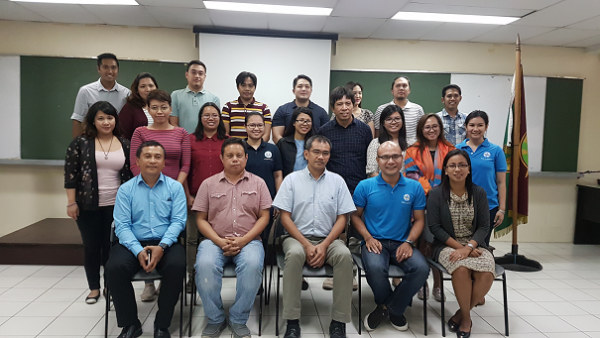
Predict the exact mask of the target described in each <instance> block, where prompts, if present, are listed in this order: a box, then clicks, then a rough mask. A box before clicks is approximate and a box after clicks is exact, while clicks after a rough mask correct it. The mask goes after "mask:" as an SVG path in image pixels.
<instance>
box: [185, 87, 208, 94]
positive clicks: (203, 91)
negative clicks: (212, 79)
mask: <svg viewBox="0 0 600 338" xmlns="http://www.w3.org/2000/svg"><path fill="white" fill-rule="evenodd" d="M185 92H186V93H193V94H196V92H195V91H193V90H191V89H190V86H185ZM198 93H200V94H205V93H206V89H204V87H202V90H201V91H199V92H198Z"/></svg>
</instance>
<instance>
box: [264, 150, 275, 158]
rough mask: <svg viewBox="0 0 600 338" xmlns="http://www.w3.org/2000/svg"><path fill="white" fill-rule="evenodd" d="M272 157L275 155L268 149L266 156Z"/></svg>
mask: <svg viewBox="0 0 600 338" xmlns="http://www.w3.org/2000/svg"><path fill="white" fill-rule="evenodd" d="M271 157H273V153H272V152H270V151H268V150H267V151H265V158H271Z"/></svg>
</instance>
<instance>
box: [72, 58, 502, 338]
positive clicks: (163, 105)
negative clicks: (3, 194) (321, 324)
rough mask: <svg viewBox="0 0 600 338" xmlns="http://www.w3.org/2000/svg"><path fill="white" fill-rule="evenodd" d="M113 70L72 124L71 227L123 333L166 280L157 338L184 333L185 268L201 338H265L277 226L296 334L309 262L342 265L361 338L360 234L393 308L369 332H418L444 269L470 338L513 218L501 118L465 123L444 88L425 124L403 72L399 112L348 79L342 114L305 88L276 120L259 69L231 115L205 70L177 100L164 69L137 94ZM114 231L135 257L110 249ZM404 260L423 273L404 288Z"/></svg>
mask: <svg viewBox="0 0 600 338" xmlns="http://www.w3.org/2000/svg"><path fill="white" fill-rule="evenodd" d="M97 62H98V64H97V65H98V73H99V74H100V79H99V80H98V81H96V82H93V83H91V84H88V85H85V86H83V87H81V89H80V90H79V93H78V95H77V99H76V104H75V109H74V113H73V115H72V119H73V135H74V139H73V141H72V142H71V144H70V145H69V147H68V148H67V156H66V161H65V188H66V192H67V197H68V202H67V214H68V216H69V217H71V218H73V219H75V220H76V221H77V225H78V227H79V230H80V232H81V236H82V240H83V243H84V250H85V271H86V276H87V280H88V284H89V288H90V293H89V295H88V296H87V298H86V302H87V303H89V304H93V303H96V302H97V301H98V299H99V297H100V287H101V285H100V266H101V265H102V266H104V268H105V282H106V283H107V285H108V287H109V288H110V290H111V296H112V298H113V301H114V306H115V311H116V314H117V321H118V326H119V327H122V328H123V330H122V332H121V334H120V335H119V337H123V338H127V337H138V336H139V335H141V334H142V326H141V323H140V321H139V319H138V317H137V308H136V303H135V295H134V290H133V287H132V285H131V277H132V276H133V275H134V274H135V273H136V272H138V271H139V270H140V269H143V270H145V271H147V272H149V271H152V270H153V269H156V270H157V271H158V272H159V273H160V274H161V276H162V279H161V285H160V287H159V288H156V287H155V286H154V283H153V282H148V283H147V284H146V286H145V288H144V291H143V293H142V295H141V297H142V300H144V301H149V300H153V299H154V298H155V297H156V294H158V306H159V311H158V312H157V315H156V319H155V322H154V330H155V331H154V336H155V337H170V334H169V331H168V328H169V326H170V323H171V319H172V316H173V310H174V307H175V304H176V303H177V299H178V295H179V294H180V292H184V290H183V280H184V279H185V276H186V266H187V272H188V274H192V273H195V281H196V287H197V289H198V293H199V295H200V298H201V299H202V305H203V308H204V311H205V314H206V317H207V318H208V324H207V325H206V327H205V328H204V330H203V332H202V336H203V337H207V338H217V337H218V336H219V335H220V334H221V332H222V331H223V330H224V329H225V328H226V327H229V329H230V330H231V332H232V333H233V335H234V336H235V337H236V338H241V337H250V335H251V334H250V330H249V329H248V327H247V326H246V322H247V320H248V318H249V314H250V310H251V308H252V306H253V303H254V299H255V296H256V294H257V293H258V292H259V289H260V286H261V276H262V273H263V266H264V260H265V252H266V245H267V242H268V239H269V235H270V234H271V232H272V231H271V228H272V225H273V223H274V220H275V219H276V220H277V221H278V222H280V224H281V225H282V226H283V228H284V229H285V234H284V235H283V236H282V237H281V246H282V250H283V252H284V254H285V268H284V273H283V274H284V277H283V318H284V319H286V320H287V329H286V333H285V336H284V337H285V338H299V337H300V332H301V328H300V324H299V319H300V316H301V306H300V304H301V302H300V298H301V291H302V290H303V289H307V288H308V284H307V283H306V282H305V281H304V280H303V279H302V267H303V266H304V265H305V264H308V265H309V266H312V267H320V266H323V264H329V265H331V266H332V267H333V271H334V277H333V279H328V280H326V281H325V282H324V283H323V287H324V288H326V289H332V290H333V306H332V314H331V323H330V326H329V333H330V336H331V337H332V338H344V337H346V327H345V325H346V323H348V322H350V318H351V299H352V289H353V287H354V288H355V287H356V285H355V284H356V280H355V278H354V277H353V272H352V271H353V263H352V257H351V254H350V249H349V248H348V246H346V244H345V243H344V241H342V240H340V235H342V233H343V232H344V230H345V229H346V228H347V226H348V225H350V226H351V227H353V229H355V230H356V231H355V233H356V237H357V238H352V239H351V241H350V242H351V243H355V244H356V247H357V248H353V250H354V249H357V250H360V253H361V255H362V258H363V262H364V266H365V273H366V277H367V282H368V284H369V285H370V286H371V288H372V290H373V293H374V296H375V303H376V304H377V307H376V308H375V309H374V310H373V311H372V312H370V313H369V314H368V315H367V316H366V317H365V318H364V325H365V327H366V329H367V330H374V329H376V328H377V327H378V326H379V325H380V323H381V322H382V321H383V320H385V319H386V318H389V320H390V322H391V324H392V325H393V326H394V327H395V328H396V329H398V330H407V329H408V323H407V320H406V318H405V317H404V311H405V309H406V307H407V306H408V305H409V304H410V303H411V299H412V298H413V296H414V295H415V294H418V296H419V297H420V298H424V297H428V296H429V289H428V287H427V286H426V280H427V277H428V275H429V266H428V264H427V262H426V260H425V256H427V255H429V256H430V257H431V258H433V259H435V260H437V261H438V262H439V263H440V264H442V265H443V266H444V267H445V268H446V269H447V270H448V272H450V273H451V274H452V280H453V283H452V284H453V287H454V290H455V294H456V298H457V300H458V303H459V307H460V308H459V310H458V311H457V312H456V313H455V315H454V316H452V317H451V318H450V319H449V321H448V325H449V328H450V330H451V331H453V332H456V333H457V335H458V336H459V337H468V336H470V330H471V326H472V321H471V318H470V310H471V309H472V308H473V307H474V306H477V305H481V304H483V303H484V301H485V298H484V296H485V295H486V294H487V292H488V290H489V289H490V287H491V283H492V281H493V279H494V277H495V276H494V271H495V264H494V259H493V255H492V254H491V252H490V251H489V248H490V247H489V240H490V235H491V232H492V229H493V227H494V226H497V225H499V224H501V223H502V220H503V218H504V213H505V200H506V185H505V172H506V160H505V157H504V154H503V152H502V149H501V148H500V147H498V146H497V145H494V144H491V143H490V142H489V141H488V140H487V139H486V138H485V134H486V130H487V128H488V125H489V120H488V116H487V114H486V113H485V112H483V111H474V112H472V113H470V114H468V115H466V114H464V113H462V112H460V111H459V110H458V105H459V103H460V100H461V89H460V87H459V86H457V85H453V84H451V85H448V86H446V87H444V88H443V90H442V103H443V105H444V109H443V110H442V111H441V112H439V113H437V114H434V113H432V114H424V111H423V108H422V107H421V106H420V105H418V104H416V103H413V102H410V101H409V100H408V96H409V95H410V92H411V86H410V80H409V79H408V78H407V77H404V76H400V77H397V78H396V79H394V80H393V82H392V88H391V93H392V96H393V100H392V101H391V102H389V103H386V104H383V105H381V106H379V107H378V109H377V110H376V112H375V113H374V114H373V113H372V112H371V111H369V110H367V109H364V108H362V105H361V102H362V91H363V87H362V85H361V84H359V83H356V82H349V83H348V84H346V85H345V86H340V87H336V88H335V89H334V90H333V91H332V92H331V94H330V101H329V105H330V109H331V110H332V113H333V114H332V117H331V118H330V117H329V116H328V114H327V112H326V111H325V109H323V108H322V107H320V106H318V105H317V104H315V103H314V102H312V101H310V96H311V93H312V80H311V79H310V77H308V76H306V75H299V76H297V77H296V78H295V79H294V80H293V83H292V85H293V86H292V91H293V93H294V95H295V99H294V100H293V101H291V102H289V103H287V104H284V105H282V106H280V107H279V108H278V109H277V111H276V112H275V114H271V112H270V110H269V108H268V106H267V105H266V104H264V103H261V102H258V101H256V99H255V98H254V92H255V90H256V86H257V77H256V75H254V74H252V73H250V72H241V73H240V74H239V75H238V76H237V78H236V79H235V82H236V86H237V89H238V91H239V93H240V96H239V97H238V98H237V99H236V100H233V101H229V102H227V103H225V104H224V105H223V106H222V109H221V108H220V107H221V104H220V100H219V98H218V97H217V96H216V95H214V94H212V93H210V92H209V91H207V90H206V89H205V88H204V80H205V79H206V74H207V68H206V65H205V64H204V63H202V62H201V61H191V62H189V63H188V65H187V70H186V72H185V77H186V79H187V82H188V86H187V87H186V88H185V89H181V90H176V91H174V92H173V93H171V94H170V95H169V94H168V93H167V92H165V91H163V90H160V89H159V86H158V82H157V80H156V79H155V78H154V77H153V76H152V75H151V74H149V73H141V74H139V75H138V76H137V77H136V78H135V80H134V81H133V84H132V86H131V90H128V89H127V88H125V87H123V86H121V85H119V84H118V83H117V82H116V79H117V75H118V70H119V63H118V60H117V58H116V56H114V55H113V54H108V53H107V54H101V55H99V56H98V61H97ZM271 138H272V140H273V142H274V144H272V143H269V141H270V140H271ZM113 221H114V231H115V234H116V237H117V238H118V240H119V244H116V245H114V246H112V247H111V244H110V241H109V238H110V236H111V231H112V230H111V223H113ZM180 238H186V240H187V243H186V244H187V248H188V250H187V253H186V252H185V249H184V247H183V246H182V243H181V241H180V240H179V239H180ZM200 239H202V241H201V242H199V240H200ZM351 247H352V246H351ZM186 256H187V257H186ZM229 263H233V264H235V266H236V268H235V270H236V274H237V279H238V283H237V285H238V286H237V288H236V299H235V303H234V304H233V306H232V307H231V309H230V310H229V316H228V318H227V317H226V315H225V311H224V308H223V302H222V300H221V297H220V291H221V279H222V277H223V267H224V265H225V264H229ZM390 264H394V265H398V266H399V267H400V268H402V270H404V271H405V273H406V276H405V277H404V278H403V279H402V281H394V282H393V284H392V285H390V283H389V281H388V278H387V272H388V269H389V265H390ZM440 278H441V277H440V276H439V275H435V274H434V285H433V292H432V294H433V297H434V298H435V299H436V300H437V301H444V299H442V297H441V292H440ZM190 280H191V278H190ZM423 285H425V287H423ZM188 287H190V288H191V285H188Z"/></svg>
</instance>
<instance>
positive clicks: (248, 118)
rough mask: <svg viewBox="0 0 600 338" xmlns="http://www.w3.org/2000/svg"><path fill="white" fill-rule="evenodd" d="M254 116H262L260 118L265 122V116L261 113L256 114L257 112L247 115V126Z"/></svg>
mask: <svg viewBox="0 0 600 338" xmlns="http://www.w3.org/2000/svg"><path fill="white" fill-rule="evenodd" d="M252 116H260V118H261V119H262V121H263V122H265V117H264V116H263V114H261V113H259V112H256V111H253V112H250V113H248V114H246V117H245V118H244V124H245V125H246V124H248V120H250V118H251V117H252Z"/></svg>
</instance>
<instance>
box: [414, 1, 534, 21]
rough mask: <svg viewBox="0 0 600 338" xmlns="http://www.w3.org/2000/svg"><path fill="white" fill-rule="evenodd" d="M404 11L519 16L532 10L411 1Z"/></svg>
mask: <svg viewBox="0 0 600 338" xmlns="http://www.w3.org/2000/svg"><path fill="white" fill-rule="evenodd" d="M402 11H403V12H424V13H445V14H465V15H491V16H512V17H519V18H520V17H522V16H524V15H526V14H529V13H531V10H527V9H509V8H490V7H475V6H445V5H437V4H422V3H415V2H412V3H409V4H407V5H406V6H404V7H402Z"/></svg>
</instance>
